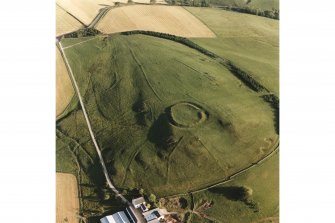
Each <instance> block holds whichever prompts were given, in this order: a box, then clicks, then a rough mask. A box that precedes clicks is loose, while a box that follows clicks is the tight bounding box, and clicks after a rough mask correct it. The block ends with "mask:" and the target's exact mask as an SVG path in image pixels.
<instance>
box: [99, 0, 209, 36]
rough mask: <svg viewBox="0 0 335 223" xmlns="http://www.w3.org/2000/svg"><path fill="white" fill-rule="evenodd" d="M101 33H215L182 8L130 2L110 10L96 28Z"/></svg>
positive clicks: (187, 34) (189, 34)
mask: <svg viewBox="0 0 335 223" xmlns="http://www.w3.org/2000/svg"><path fill="white" fill-rule="evenodd" d="M96 28H97V29H98V30H99V31H101V32H103V33H119V32H124V31H131V30H146V31H155V32H162V33H169V34H173V35H177V36H183V37H206V38H210V37H215V34H214V33H213V32H212V31H211V30H210V29H209V28H208V27H207V26H206V25H205V24H203V23H202V22H201V21H200V20H198V19H197V18H196V17H194V16H193V15H192V14H191V13H189V12H188V11H186V10H185V9H184V8H183V7H178V6H162V5H133V6H125V7H118V8H114V9H112V10H110V11H109V12H108V13H107V15H106V16H104V17H103V18H102V19H101V21H99V23H98V25H97V27H96Z"/></svg>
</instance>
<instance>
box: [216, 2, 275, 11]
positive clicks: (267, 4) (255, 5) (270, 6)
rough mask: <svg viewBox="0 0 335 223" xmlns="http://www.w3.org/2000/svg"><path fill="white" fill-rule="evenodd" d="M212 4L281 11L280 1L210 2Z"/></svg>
mask: <svg viewBox="0 0 335 223" xmlns="http://www.w3.org/2000/svg"><path fill="white" fill-rule="evenodd" d="M247 2H249V3H247ZM210 3H211V4H212V5H222V6H235V7H250V8H259V9H263V10H272V9H277V10H278V9H279V0H250V1H247V0H210Z"/></svg>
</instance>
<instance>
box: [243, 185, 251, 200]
mask: <svg viewBox="0 0 335 223" xmlns="http://www.w3.org/2000/svg"><path fill="white" fill-rule="evenodd" d="M252 193H253V191H252V189H251V188H250V187H247V186H243V187H241V200H243V201H248V200H249V199H250V197H251V196H252Z"/></svg>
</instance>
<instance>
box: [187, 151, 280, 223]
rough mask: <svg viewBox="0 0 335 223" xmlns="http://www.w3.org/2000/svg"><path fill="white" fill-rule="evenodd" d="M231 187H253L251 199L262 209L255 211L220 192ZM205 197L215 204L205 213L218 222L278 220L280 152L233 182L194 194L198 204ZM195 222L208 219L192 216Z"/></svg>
mask: <svg viewBox="0 0 335 223" xmlns="http://www.w3.org/2000/svg"><path fill="white" fill-rule="evenodd" d="M231 186H248V187H250V188H252V189H253V195H252V199H253V200H254V201H255V202H257V203H258V204H259V212H254V211H253V210H252V209H251V208H249V207H248V206H247V205H246V204H244V203H243V202H241V201H235V200H232V199H230V198H229V195H228V196H227V195H224V194H222V193H221V194H220V191H222V188H227V187H231ZM227 197H228V198H227ZM205 200H208V201H213V202H214V205H213V207H212V208H210V209H207V210H206V211H204V214H206V215H207V216H208V217H209V218H213V219H216V220H217V221H218V222H229V223H235V222H236V223H240V222H243V223H247V222H263V221H262V219H266V218H268V219H270V218H271V219H272V220H273V222H279V221H278V215H279V154H278V153H277V154H275V155H274V156H272V157H271V158H270V159H269V160H267V161H266V162H264V163H263V164H261V165H260V166H258V167H255V168H254V169H252V170H251V171H248V172H246V173H244V174H242V175H240V176H238V177H236V178H235V180H234V181H232V182H229V183H227V184H224V185H220V186H217V187H216V188H213V189H210V190H207V191H204V192H199V193H195V194H194V202H195V206H197V205H199V204H200V203H202V202H203V201H205ZM198 218H199V217H198ZM192 222H206V220H195V219H193V221H192ZM264 222H265V221H264ZM269 222H270V221H269Z"/></svg>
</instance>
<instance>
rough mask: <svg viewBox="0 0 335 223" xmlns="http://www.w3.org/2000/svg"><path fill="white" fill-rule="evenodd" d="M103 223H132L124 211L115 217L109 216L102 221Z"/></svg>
mask: <svg viewBox="0 0 335 223" xmlns="http://www.w3.org/2000/svg"><path fill="white" fill-rule="evenodd" d="M100 222H101V223H131V222H130V221H129V219H128V217H127V215H126V214H125V213H124V211H119V212H117V213H115V214H113V215H108V216H105V217H103V218H101V219H100Z"/></svg>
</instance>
